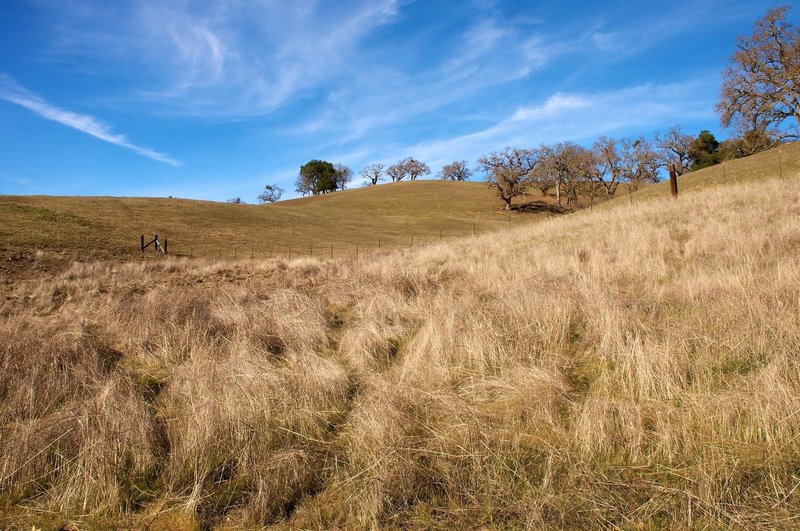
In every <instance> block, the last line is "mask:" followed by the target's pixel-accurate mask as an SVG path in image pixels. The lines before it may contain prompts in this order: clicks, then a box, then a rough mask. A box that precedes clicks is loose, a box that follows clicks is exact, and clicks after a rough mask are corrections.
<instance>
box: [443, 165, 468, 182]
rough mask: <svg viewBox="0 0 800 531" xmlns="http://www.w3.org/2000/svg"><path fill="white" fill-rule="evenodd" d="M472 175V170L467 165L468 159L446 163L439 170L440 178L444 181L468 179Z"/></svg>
mask: <svg viewBox="0 0 800 531" xmlns="http://www.w3.org/2000/svg"><path fill="white" fill-rule="evenodd" d="M471 176H472V170H470V169H469V167H468V166H467V161H466V160H456V161H453V162H451V163H450V164H445V165H444V166H442V170H441V171H440V172H439V178H440V179H442V180H443V181H448V180H449V181H468V180H469V178H470V177H471Z"/></svg>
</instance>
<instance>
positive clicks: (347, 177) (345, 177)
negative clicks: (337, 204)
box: [333, 164, 353, 190]
mask: <svg viewBox="0 0 800 531" xmlns="http://www.w3.org/2000/svg"><path fill="white" fill-rule="evenodd" d="M333 169H334V171H335V173H334V175H333V181H334V187H335V189H336V190H344V189H345V188H346V187H347V183H349V182H350V181H351V180H352V179H353V170H351V169H350V168H348V167H347V166H345V165H344V164H334V165H333Z"/></svg>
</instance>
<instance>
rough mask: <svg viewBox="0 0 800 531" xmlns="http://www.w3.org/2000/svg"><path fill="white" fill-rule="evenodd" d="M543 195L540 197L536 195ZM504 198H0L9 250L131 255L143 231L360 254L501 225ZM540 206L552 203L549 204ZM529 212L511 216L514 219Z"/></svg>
mask: <svg viewBox="0 0 800 531" xmlns="http://www.w3.org/2000/svg"><path fill="white" fill-rule="evenodd" d="M537 199H538V197H537ZM501 206H502V205H501V202H500V201H499V200H498V199H497V198H496V197H495V196H494V195H493V194H492V192H491V191H490V190H488V189H487V187H486V185H485V184H483V183H454V182H441V181H417V182H403V183H396V184H384V185H381V186H376V187H370V188H365V189H357V190H349V191H344V192H337V193H335V194H328V195H325V196H318V197H310V198H304V199H297V200H291V201H284V202H280V203H276V204H273V205H233V204H227V203H215V202H208V201H193V200H182V199H154V198H123V197H52V196H0V219H2V220H3V223H2V225H0V241H2V242H3V245H4V246H5V247H6V248H21V249H37V248H38V249H48V250H59V249H67V250H80V251H84V252H86V253H87V255H88V256H89V257H92V256H93V255H95V253H96V256H100V257H103V256H109V255H120V254H122V255H129V256H135V255H136V253H137V252H138V249H137V247H138V242H139V236H140V235H141V234H145V235H146V236H147V235H149V236H150V237H151V238H152V235H153V234H158V235H159V236H160V237H161V238H165V237H166V238H167V239H168V240H169V241H170V245H171V247H172V252H173V253H176V254H182V255H190V254H192V255H193V256H215V257H216V256H219V255H222V256H230V257H233V256H234V254H237V255H238V256H240V257H241V256H244V255H247V256H249V255H250V253H251V252H252V253H254V254H255V255H256V256H260V257H267V256H268V255H269V253H270V252H271V253H272V254H273V256H274V255H278V254H280V255H289V254H290V253H291V254H293V255H295V256H296V255H297V254H309V253H310V251H311V247H312V246H313V247H315V248H316V253H317V254H323V255H325V256H330V251H331V249H330V247H331V245H333V246H334V249H333V252H334V256H337V255H338V256H342V255H344V254H355V245H356V244H359V245H360V246H361V249H362V251H363V250H364V249H366V248H374V247H377V245H378V241H379V240H380V241H381V245H382V246H387V247H393V246H398V245H400V246H408V245H410V244H411V239H412V237H413V238H414V239H415V242H416V243H419V242H422V241H425V242H430V241H433V240H438V239H439V238H440V236H441V237H451V236H454V235H466V234H472V232H473V227H474V230H475V232H479V233H480V232H486V231H490V230H494V229H495V228H497V227H499V226H503V225H502V224H503V223H506V222H507V220H506V219H505V217H504V216H503V215H502V214H501V213H499V209H500V207H501ZM543 206H544V207H545V208H544V209H543V212H544V213H547V212H548V210H547V208H546V205H545V204H543ZM518 216H524V217H525V218H526V219H527V218H530V217H532V216H534V215H532V214H524V215H523V214H515V218H516V217H518Z"/></svg>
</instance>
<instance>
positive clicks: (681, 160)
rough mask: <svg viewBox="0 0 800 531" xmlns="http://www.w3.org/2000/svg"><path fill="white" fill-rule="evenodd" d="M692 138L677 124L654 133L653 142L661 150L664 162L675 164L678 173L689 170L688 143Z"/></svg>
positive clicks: (681, 173)
mask: <svg viewBox="0 0 800 531" xmlns="http://www.w3.org/2000/svg"><path fill="white" fill-rule="evenodd" d="M692 140H694V139H693V138H692V137H691V135H687V134H684V132H683V131H681V128H680V127H679V126H677V125H674V126H672V127H670V128H669V129H667V130H666V131H665V132H664V133H657V134H656V135H655V144H656V146H657V147H658V148H659V149H660V150H661V151H662V152H663V153H662V156H663V158H664V162H665V163H667V164H670V163H671V164H675V168H676V170H677V171H678V175H683V174H684V173H686V172H688V171H689V164H690V162H691V159H690V158H689V145H690V144H691V143H692Z"/></svg>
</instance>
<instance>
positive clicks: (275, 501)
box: [0, 146, 800, 530]
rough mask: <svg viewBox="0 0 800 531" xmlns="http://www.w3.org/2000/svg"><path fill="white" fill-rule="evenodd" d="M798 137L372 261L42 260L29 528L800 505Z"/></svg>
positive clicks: (21, 320)
mask: <svg viewBox="0 0 800 531" xmlns="http://www.w3.org/2000/svg"><path fill="white" fill-rule="evenodd" d="M784 149H785V150H787V151H788V150H789V148H788V147H787V148H784ZM791 149H794V146H792V147H791ZM772 156H773V155H772V154H770V153H766V154H762V155H761V156H759V157H753V158H751V159H747V160H743V161H738V162H737V163H735V164H734V163H732V164H730V165H729V167H727V168H726V175H727V176H730V177H733V176H734V175H735V176H736V179H737V182H731V183H727V184H726V185H725V186H707V183H711V184H713V182H714V179H715V175H716V174H715V172H716V171H718V170H717V169H714V171H712V172H708V171H707V172H705V173H702V172H698V173H697V174H694V175H692V176H690V178H687V179H685V182H684V185H685V186H684V193H683V195H682V196H681V197H680V199H679V200H678V201H673V200H671V199H669V198H668V196H667V194H668V192H665V187H663V186H660V185H659V186H654V187H651V188H648V189H647V190H643V191H642V192H641V195H639V196H637V197H636V198H635V200H634V201H633V204H630V203H629V201H630V200H629V199H628V198H627V197H625V196H624V195H623V197H621V198H619V199H617V200H614V202H613V203H612V202H609V203H607V204H604V205H602V206H601V207H599V208H593V209H591V210H588V209H585V210H583V211H581V212H580V213H579V214H578V215H569V216H561V217H553V218H551V219H547V220H542V221H541V222H536V223H519V224H517V225H515V226H512V227H511V228H505V229H504V230H501V231H495V232H493V233H490V234H483V235H478V236H476V237H474V238H473V237H466V238H454V239H444V240H443V241H442V242H441V243H438V242H436V243H434V244H433V245H426V246H424V247H417V248H414V249H409V248H396V249H393V250H387V251H385V252H382V253H374V254H372V255H370V256H363V255H362V257H361V259H359V260H322V259H320V258H314V257H305V256H304V257H295V258H293V259H286V258H280V259H275V260H254V261H250V260H238V261H233V260H215V259H194V260H190V259H185V258H170V257H167V258H166V259H163V260H132V261H128V262H121V261H120V260H114V261H110V262H85V263H75V264H73V265H71V266H70V267H69V269H68V270H66V271H64V272H61V273H56V274H52V275H46V276H45V275H41V276H40V277H38V278H35V279H31V280H21V281H19V282H16V283H14V284H13V285H10V286H8V287H7V288H6V291H5V292H4V293H3V296H2V297H0V345H2V346H1V347H0V429H2V431H1V432H0V527H3V528H26V529H30V528H31V526H34V525H35V526H38V527H44V528H53V529H56V528H58V527H59V526H61V525H63V524H66V523H68V522H72V523H73V524H76V525H77V526H78V528H81V529H83V528H86V529H95V528H99V529H103V528H145V529H186V530H190V529H259V528H264V527H268V528H275V529H366V528H398V529H400V528H402V529H406V528H414V529H420V528H424V529H445V528H447V529H449V528H455V529H463V528H513V529H516V528H533V529H547V528H565V529H610V528H623V529H681V528H685V529H695V528H697V529H709V528H710V529H728V528H737V529H783V528H794V527H796V526H797V521H798V514H800V488H798V486H799V485H800V478H798V470H800V451H798V450H799V448H800V447H799V446H798V440H800V415H798V396H800V378H799V377H798V375H800V361H799V360H798V356H797V353H798V351H800V263H798V260H797V257H798V254H799V253H800V174H798V172H797V170H796V169H795V170H792V171H791V173H790V171H789V170H786V171H785V173H784V175H783V178H779V173H780V172H781V170H780V169H778V168H775V170H776V171H775V177H774V178H762V177H768V176H766V175H764V174H766V173H767V172H768V171H769V170H765V169H764V167H765V165H766V164H767V163H768V162H769V161H770V160H772V159H770V158H769V157H772ZM759 161H760V162H759ZM726 166H728V165H726ZM748 168H749V169H751V170H752V171H753V172H754V173H752V174H746V173H745V170H747V169H748ZM732 169H738V172H737V173H736V174H734V175H732V174H731V173H728V172H731V171H732ZM739 172H741V173H739ZM704 180H706V181H707V183H706V184H704ZM434 184H436V183H434ZM420 185H422V186H429V185H426V184H422V183H416V184H415V185H413V186H417V187H420ZM692 187H695V188H696V189H694V190H691V188H692ZM401 188H402V189H404V190H411V189H412V186H408V185H406V186H403V187H395V189H401ZM420 188H421V187H420ZM387 189H390V190H391V188H387ZM687 189H688V191H687ZM379 191H380V190H376V191H375V192H373V193H377V192H379ZM359 193H360V192H359V191H354V192H351V193H349V195H350V196H351V198H352V197H358V196H359ZM659 195H660V197H659ZM337 198H338V199H337ZM346 199H348V198H347V195H346V194H341V195H340V196H336V197H333V196H332V197H327V198H311V199H306V200H302V201H300V202H299V205H300V207H297V208H298V210H302V208H304V205H308V204H312V205H313V204H314V203H319V204H326V203H327V204H328V205H330V204H331V203H333V201H345V200H346ZM614 205H616V207H614ZM222 206H225V205H222ZM612 207H614V208H612ZM115 208H117V209H118V208H119V207H115ZM249 208H257V207H249ZM279 208H288V209H289V210H290V212H291V209H292V208H295V207H292V206H291V205H282V206H281V207H279ZM279 208H275V209H274V210H279ZM333 208H334V210H335V206H334V207H333ZM364 208H367V206H365V207H364ZM226 211H229V212H230V211H232V210H226ZM295 212H296V211H295ZM60 215H64V216H67V214H66V213H62V214H60ZM44 221H47V220H46V219H45V220H43V222H44Z"/></svg>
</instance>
